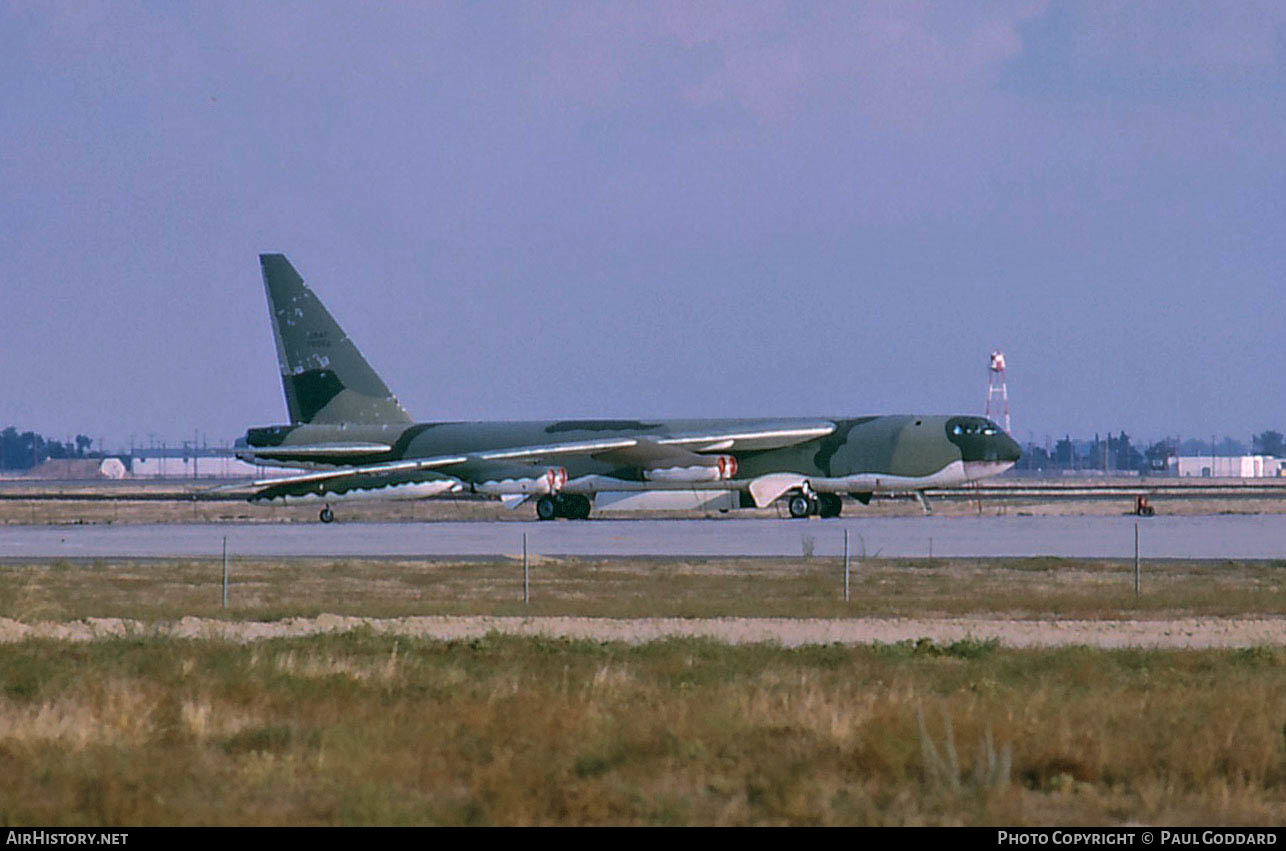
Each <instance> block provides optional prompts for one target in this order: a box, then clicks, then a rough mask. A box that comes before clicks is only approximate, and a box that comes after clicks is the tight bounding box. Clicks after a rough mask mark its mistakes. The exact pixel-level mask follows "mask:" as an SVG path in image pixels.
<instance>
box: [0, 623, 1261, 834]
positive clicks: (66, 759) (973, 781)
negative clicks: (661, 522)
mask: <svg viewBox="0 0 1286 851" xmlns="http://www.w3.org/2000/svg"><path fill="white" fill-rule="evenodd" d="M1283 663H1286V658H1283V656H1282V651H1281V650H1248V651H1202V652H1195V651H1187V652H1159V651H1153V652H1142V651H1115V652H1091V651H1085V650H1077V649H1069V650H1059V651H1021V652H1020V651H1008V650H1004V649H997V648H995V647H992V646H989V645H976V644H972V645H971V644H968V643H962V644H961V645H959V646H952V647H948V648H943V647H936V646H926V645H923V644H921V645H918V646H917V645H910V644H907V645H897V646H891V647H882V648H881V647H876V648H839V647H812V648H803V649H798V650H785V649H782V648H778V647H772V646H763V645H760V646H745V647H729V646H726V645H720V644H716V643H713V642H707V641H667V642H658V643H654V644H650V645H644V646H641V647H633V648H631V647H626V646H623V645H603V644H598V643H594V642H568V641H549V640H541V639H516V638H502V637H498V636H492V637H488V638H485V639H481V640H475V641H469V642H455V643H442V642H428V641H418V640H415V639H407V638H401V639H393V638H389V637H380V636H375V635H372V634H369V633H364V632H357V633H349V634H344V635H333V636H324V637H315V638H309V639H296V640H289V641H273V642H264V643H259V644H252V645H228V644H222V643H219V642H207V641H199V642H197V641H193V642H189V641H173V640H172V641H155V640H153V641H133V640H119V641H104V642H95V643H92V644H87V645H75V646H67V645H63V644H59V643H55V642H24V643H22V644H17V645H9V646H3V647H0V821H3V822H5V823H7V824H14V825H20V824H49V825H68V824H101V825H130V824H134V825H141V824H1019V825H1021V824H1064V825H1073V824H1113V823H1127V822H1129V823H1134V822H1144V823H1158V824H1167V825H1190V824H1262V825H1274V824H1281V823H1282V821H1283V819H1286V785H1284V784H1286V761H1284V760H1286V757H1284V753H1286V750H1284V745H1286V742H1284V741H1283V723H1284V722H1286V715H1284V714H1283V712H1284V711H1286V709H1284V708H1286V664H1283ZM918 717H922V718H923V722H922V723H921V722H919V721H918V720H917V718H918ZM947 718H949V719H950V727H949V728H948V724H947V720H946V719H947ZM948 729H949V730H950V732H948ZM989 735H990V737H991V741H990V744H988V743H987V738H988V736H989ZM926 745H927V746H928V747H927V748H926ZM929 748H931V749H932V750H934V751H936V752H937V753H938V754H939V756H940V761H941V762H942V763H943V764H946V763H948V759H947V757H946V756H943V755H944V754H946V753H948V752H949V751H950V750H954V751H955V752H956V754H957V756H956V758H955V759H954V761H951V762H950V764H951V769H950V772H945V773H944V771H943V770H942V769H941V767H938V768H934V767H933V765H932V764H931V763H932V760H931V759H930V758H928V757H927V756H926V754H927V753H928V749H929ZM1002 752H1008V753H1009V754H1010V760H1011V765H1010V769H1009V771H1008V772H1003V773H1002V772H996V771H992V772H991V773H990V774H988V773H987V772H986V771H984V772H983V773H982V774H981V775H979V774H976V773H975V762H976V761H977V760H979V759H982V760H984V761H985V760H987V759H988V754H989V753H990V754H992V755H993V756H994V755H997V754H1001V753H1002ZM953 774H954V775H955V776H954V777H953V776H952V775H953ZM979 777H987V778H990V779H988V780H986V782H983V781H982V780H979V779H978V778H979Z"/></svg>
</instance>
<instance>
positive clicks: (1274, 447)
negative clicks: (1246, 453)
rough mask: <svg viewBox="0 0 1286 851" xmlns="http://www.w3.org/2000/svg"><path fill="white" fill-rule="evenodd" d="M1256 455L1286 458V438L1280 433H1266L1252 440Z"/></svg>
mask: <svg viewBox="0 0 1286 851" xmlns="http://www.w3.org/2000/svg"><path fill="white" fill-rule="evenodd" d="M1251 443H1252V444H1254V447H1255V454H1256V455H1273V456H1276V457H1278V458H1281V457H1284V456H1286V438H1284V437H1283V436H1282V433H1281V432H1279V431H1266V432H1263V433H1262V434H1257V435H1255V436H1254V438H1252V440H1251Z"/></svg>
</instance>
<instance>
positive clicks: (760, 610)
mask: <svg viewBox="0 0 1286 851" xmlns="http://www.w3.org/2000/svg"><path fill="white" fill-rule="evenodd" d="M222 571H223V568H222V563H221V562H220V561H219V560H217V559H214V560H92V561H90V560H86V561H68V560H55V561H48V560H46V561H35V562H25V563H11V564H8V565H5V566H3V567H2V568H0V617H6V618H12V619H14V620H19V621H23V622H29V621H36V620H55V621H57V620H72V619H77V618H84V617H126V618H140V619H144V620H147V619H160V618H170V619H174V618H180V617H184V616H187V615H195V616H202V617H225V616H226V617H235V618H238V619H246V618H250V619H260V620H272V619H278V618H283V617H290V616H314V615H317V614H320V613H331V614H340V615H356V616H368V617H400V616H407V615H453V614H483V615H520V614H521V615H533V616H539V615H580V616H597V617H810V618H842V617H873V616H874V617H952V616H960V615H977V614H986V615H992V614H997V615H1004V616H1007V617H1016V618H1091V619H1093V618H1130V617H1161V616H1165V617H1175V616H1240V615H1253V614H1261V615H1278V614H1282V613H1283V612H1286V562H1282V561H1274V562H1255V561H1251V562H1237V561H1149V562H1145V563H1144V567H1143V594H1142V595H1141V596H1139V597H1138V598H1136V597H1135V596H1134V579H1133V565H1132V564H1131V563H1128V562H1121V561H1105V560H1086V559H1056V558H1032V559H935V560H927V559H920V560H915V559H868V560H865V561H861V562H857V563H855V566H854V569H853V571H852V579H851V591H850V601H849V602H848V603H845V602H844V600H843V562H842V561H841V560H840V559H836V558H811V559H806V558H802V557H800V558H796V559H781V558H712V559H684V560H675V559H640V558H610V559H578V558H559V559H551V558H541V559H535V560H533V562H532V567H531V596H532V600H531V603H530V605H524V604H523V602H522V593H523V584H522V583H523V575H522V564H521V561H520V560H515V559H496V560H475V561H460V560H451V559H432V560H399V559H310V558H297V559H272V560H266V559H240V558H234V559H232V560H231V563H230V573H231V586H230V590H229V608H228V609H227V610H226V611H225V610H223V609H222V608H221V581H222Z"/></svg>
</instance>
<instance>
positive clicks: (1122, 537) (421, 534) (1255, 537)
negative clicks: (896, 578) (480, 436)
mask: <svg viewBox="0 0 1286 851" xmlns="http://www.w3.org/2000/svg"><path fill="white" fill-rule="evenodd" d="M1136 522H1137V523H1138V525H1139V529H1140V535H1141V539H1142V552H1143V556H1144V557H1145V558H1198V559H1212V558H1230V559H1277V558H1286V515H1213V516H1196V517H1152V518H1147V519H1143V520H1136V519H1135V518H1133V517H1015V516H1009V517H913V518H908V517H886V518H860V517H851V518H850V517H846V518H843V519H840V520H827V521H818V520H809V521H797V520H735V519H721V520H592V521H588V522H555V523H487V522H436V523H343V522H340V523H334V524H331V525H322V524H319V523H315V524H269V523H262V524H231V523H229V524H203V525H197V524H192V525H157V526H142V525H120V526H112V525H102V526H79V525H72V526H6V527H0V558H7V559H21V558H113V557H144V558H148V557H210V556H217V555H218V554H219V552H220V549H221V546H222V539H223V538H224V537H225V536H226V537H227V539H228V546H229V549H230V550H231V551H232V552H233V553H235V554H236V555H239V556H264V557H275V556H412V557H413V556H495V555H508V556H512V555H517V554H520V553H521V552H522V535H523V533H524V532H525V533H526V534H527V538H528V548H529V550H530V551H531V552H532V553H537V554H543V555H573V556H662V557H664V556H787V557H791V556H794V557H798V556H801V555H803V554H804V553H805V552H806V551H807V550H810V549H811V551H812V553H813V554H814V555H818V556H837V555H840V554H841V553H842V551H843V545H844V538H843V534H844V530H845V529H847V530H848V532H849V545H850V548H851V550H852V552H853V554H854V555H855V556H860V555H862V554H863V553H865V554H866V555H869V556H885V557H890V556H892V557H901V558H905V557H925V556H927V555H929V552H930V547H932V554H933V555H934V556H938V557H997V556H1010V557H1028V556H1059V557H1065V558H1129V557H1132V556H1133V553H1134V527H1135V523H1136Z"/></svg>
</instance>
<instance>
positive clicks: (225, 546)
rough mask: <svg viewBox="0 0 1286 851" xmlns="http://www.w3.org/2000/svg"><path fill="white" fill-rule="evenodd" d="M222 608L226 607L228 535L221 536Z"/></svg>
mask: <svg viewBox="0 0 1286 851" xmlns="http://www.w3.org/2000/svg"><path fill="white" fill-rule="evenodd" d="M223 608H225V609H226V608H228V536H227V535H224V536H223Z"/></svg>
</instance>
